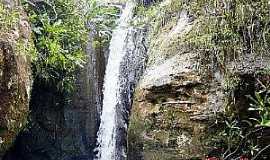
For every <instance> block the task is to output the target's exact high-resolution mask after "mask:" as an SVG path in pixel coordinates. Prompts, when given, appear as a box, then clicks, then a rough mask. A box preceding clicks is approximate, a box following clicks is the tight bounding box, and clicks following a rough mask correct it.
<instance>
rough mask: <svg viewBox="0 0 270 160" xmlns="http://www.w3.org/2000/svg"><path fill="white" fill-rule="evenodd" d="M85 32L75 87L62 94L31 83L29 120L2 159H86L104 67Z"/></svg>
mask: <svg viewBox="0 0 270 160" xmlns="http://www.w3.org/2000/svg"><path fill="white" fill-rule="evenodd" d="M93 37H94V35H93V33H92V32H91V33H89V42H88V45H87V48H86V53H87V55H86V63H85V66H84V67H83V68H80V69H78V71H77V78H76V82H75V91H74V94H73V95H71V96H68V98H66V97H67V96H66V95H64V94H63V93H61V92H59V90H57V89H56V88H55V87H54V86H49V85H48V84H44V83H42V82H39V81H38V80H36V81H35V82H34V84H33V90H32V99H31V105H30V106H31V108H30V109H31V114H30V122H29V125H28V128H27V130H25V131H24V132H21V133H20V135H19V136H18V138H17V140H16V143H15V146H14V147H13V149H12V150H10V151H9V153H8V154H7V156H6V157H7V158H6V160H20V159H22V160H24V159H28V160H89V159H92V156H93V149H94V147H95V141H96V132H97V129H98V123H99V110H100V106H101V96H99V95H101V90H102V80H103V78H102V77H103V75H104V70H105V63H106V60H105V56H104V55H103V52H102V53H100V52H96V51H95V49H94V48H93Z"/></svg>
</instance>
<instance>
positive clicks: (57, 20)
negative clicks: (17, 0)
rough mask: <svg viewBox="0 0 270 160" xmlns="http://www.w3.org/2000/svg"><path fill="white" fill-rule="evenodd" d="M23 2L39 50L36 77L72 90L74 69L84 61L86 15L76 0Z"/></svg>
mask: <svg viewBox="0 0 270 160" xmlns="http://www.w3.org/2000/svg"><path fill="white" fill-rule="evenodd" d="M24 4H25V5H24V6H25V8H26V10H27V13H28V15H29V17H30V22H31V24H32V31H33V33H34V34H33V38H34V43H35V47H36V49H37V52H38V54H37V55H38V56H37V58H36V60H35V61H34V63H33V70H34V76H35V77H36V79H38V80H40V81H43V82H46V83H50V85H52V86H57V88H58V89H59V90H62V91H67V92H70V91H72V89H73V82H74V78H75V77H74V76H75V74H74V72H75V70H76V68H78V67H82V66H83V63H84V47H85V45H86V42H87V33H88V30H87V29H86V26H85V24H86V20H87V19H86V15H84V13H82V12H80V11H79V10H78V6H77V5H76V2H75V1H73V0H56V1H51V2H48V1H38V2H36V3H31V2H29V1H25V3H24Z"/></svg>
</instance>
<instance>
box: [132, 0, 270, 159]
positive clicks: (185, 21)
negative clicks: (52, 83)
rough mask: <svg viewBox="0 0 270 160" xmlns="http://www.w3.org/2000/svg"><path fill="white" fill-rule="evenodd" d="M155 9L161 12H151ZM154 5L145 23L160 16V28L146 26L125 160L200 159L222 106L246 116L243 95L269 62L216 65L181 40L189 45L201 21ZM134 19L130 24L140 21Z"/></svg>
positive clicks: (253, 59)
mask: <svg viewBox="0 0 270 160" xmlns="http://www.w3.org/2000/svg"><path fill="white" fill-rule="evenodd" d="M141 3H143V5H146V4H147V5H149V3H150V2H149V3H148V1H147V2H146V1H143V2H141ZM156 6H161V9H160V10H158V9H157V11H156V12H155V9H152V8H154V7H156ZM156 6H154V7H152V8H151V7H149V10H148V11H149V12H147V11H146V12H147V14H148V17H147V16H146V17H147V18H150V19H151V15H152V14H153V15H155V16H159V15H162V14H163V13H164V12H165V14H164V15H162V16H163V18H161V20H160V23H157V22H156V21H150V22H149V26H150V28H152V29H150V34H149V35H150V36H149V37H148V41H149V45H148V50H149V51H148V56H149V58H148V64H147V67H146V71H145V73H144V74H143V76H142V77H141V81H140V82H139V84H138V87H137V88H136V92H135V97H134V103H133V107H132V111H131V117H130V122H129V129H128V159H129V160H139V159H145V160H169V159H170V160H172V159H204V158H205V157H206V156H207V155H208V154H211V152H212V151H213V150H215V148H214V147H213V141H214V139H215V136H218V134H219V131H220V128H222V126H223V125H220V124H219V119H222V118H223V116H222V115H224V114H227V109H228V106H230V107H229V108H234V109H235V108H237V109H236V110H237V111H236V112H237V113H235V112H234V113H235V114H239V115H240V117H241V116H242V115H244V114H245V115H247V114H248V106H249V103H250V101H249V100H248V99H247V97H246V95H253V94H254V92H255V91H256V86H258V82H257V81H256V79H257V78H258V77H260V79H265V78H266V79H267V77H268V76H267V74H261V75H260V76H258V74H257V73H258V71H260V70H264V69H265V68H269V65H268V64H267V63H269V59H268V58H267V56H265V57H264V58H261V57H258V56H256V55H252V54H247V55H244V56H239V57H237V58H235V59H234V60H232V59H229V58H228V60H226V62H225V63H224V64H225V65H224V66H225V67H224V66H220V65H219V64H218V60H217V58H218V57H216V55H211V54H208V55H204V54H203V53H202V52H200V51H198V50H196V51H194V49H192V48H195V45H194V46H188V45H185V44H184V43H182V42H183V41H181V40H187V41H189V39H188V35H189V34H190V33H192V32H194V30H196V28H197V27H198V26H200V23H202V21H200V20H198V19H196V18H195V17H194V16H193V15H192V14H191V13H189V12H187V11H186V10H180V9H179V8H178V9H176V10H173V9H172V10H169V11H168V12H167V13H166V11H164V10H166V9H164V10H163V9H162V8H173V7H175V8H177V4H176V2H175V1H173V0H166V1H163V2H161V3H158V4H156ZM178 7H179V6H178ZM180 8H181V7H180ZM140 13H144V12H140ZM149 15H150V16H149ZM138 17H139V18H138ZM138 17H137V18H135V19H134V23H135V24H140V22H139V23H137V21H142V19H143V18H141V17H140V15H138ZM147 18H146V21H147V20H148V19H147ZM138 19H139V20H138ZM156 19H158V18H156ZM157 26H158V27H157ZM228 73H230V74H228ZM228 75H229V76H228ZM228 77H229V78H228ZM262 77H264V78H262ZM235 79H237V81H234V80H235ZM232 86H233V87H232ZM230 87H231V88H230ZM240 88H241V89H240ZM240 90H241V91H240ZM232 101H234V102H232ZM229 103H230V104H229ZM232 103H233V105H232ZM232 106H234V107H232ZM235 106H236V107H235ZM218 152H219V153H222V151H221V150H219V151H218Z"/></svg>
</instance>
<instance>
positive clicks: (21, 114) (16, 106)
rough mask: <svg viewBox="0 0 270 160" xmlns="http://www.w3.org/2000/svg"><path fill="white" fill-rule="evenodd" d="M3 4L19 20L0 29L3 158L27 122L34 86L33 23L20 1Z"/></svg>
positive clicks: (0, 117) (0, 3)
mask: <svg viewBox="0 0 270 160" xmlns="http://www.w3.org/2000/svg"><path fill="white" fill-rule="evenodd" d="M2 4H3V5H4V8H5V7H6V8H5V9H6V10H9V11H8V12H10V13H11V12H13V10H16V12H17V13H18V17H17V18H18V19H16V22H15V23H14V26H13V27H14V28H9V30H2V28H1V29H0V159H1V157H2V156H3V154H4V153H5V151H6V150H7V149H8V148H9V147H10V146H11V145H12V144H13V142H14V140H15V137H16V136H17V134H18V133H19V131H20V130H22V129H23V127H24V125H25V123H26V120H27V115H28V112H29V98H30V90H31V84H32V79H31V70H30V57H29V55H28V54H27V51H26V50H25V48H27V47H29V46H28V45H29V42H28V40H29V35H30V32H29V31H30V28H29V24H28V22H27V19H26V16H25V14H24V13H23V11H22V10H21V9H20V8H19V7H18V6H17V2H15V1H0V5H2ZM8 12H6V13H8ZM14 12H15V11H14ZM1 18H2V17H1ZM1 23H2V22H1ZM3 23H7V22H3ZM1 27H2V26H1ZM19 44H20V46H21V47H19V46H18V45H19Z"/></svg>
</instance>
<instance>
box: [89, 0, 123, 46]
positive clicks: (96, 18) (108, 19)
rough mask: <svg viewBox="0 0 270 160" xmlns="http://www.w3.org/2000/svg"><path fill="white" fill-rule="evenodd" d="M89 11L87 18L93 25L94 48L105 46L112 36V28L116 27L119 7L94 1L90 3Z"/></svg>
mask: <svg viewBox="0 0 270 160" xmlns="http://www.w3.org/2000/svg"><path fill="white" fill-rule="evenodd" d="M90 8H91V12H90V13H89V15H88V19H89V20H91V23H93V24H94V26H95V31H96V34H95V39H94V48H96V49H101V48H106V47H108V45H109V42H110V40H111V36H112V30H113V29H114V28H115V27H116V20H117V19H118V18H119V15H120V8H118V7H115V6H110V5H98V3H97V2H96V1H93V2H92V3H91V7H90Z"/></svg>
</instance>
